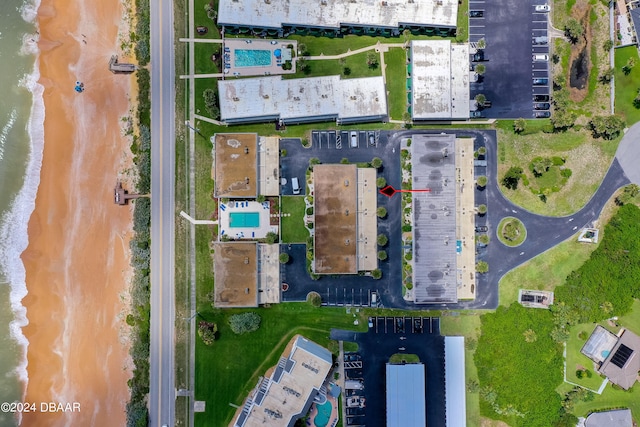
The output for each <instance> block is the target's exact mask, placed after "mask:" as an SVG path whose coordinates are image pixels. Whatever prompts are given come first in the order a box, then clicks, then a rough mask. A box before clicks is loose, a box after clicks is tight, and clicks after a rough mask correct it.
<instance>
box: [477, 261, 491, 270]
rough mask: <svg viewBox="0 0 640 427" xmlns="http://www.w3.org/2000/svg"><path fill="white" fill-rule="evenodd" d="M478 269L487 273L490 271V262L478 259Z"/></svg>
mask: <svg viewBox="0 0 640 427" xmlns="http://www.w3.org/2000/svg"><path fill="white" fill-rule="evenodd" d="M476 271H477V272H478V273H487V272H488V271H489V264H487V263H486V262H485V261H478V262H477V263H476Z"/></svg>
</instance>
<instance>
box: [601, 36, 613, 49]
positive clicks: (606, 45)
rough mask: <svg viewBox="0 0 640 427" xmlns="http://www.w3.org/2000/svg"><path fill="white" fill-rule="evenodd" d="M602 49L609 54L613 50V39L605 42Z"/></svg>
mask: <svg viewBox="0 0 640 427" xmlns="http://www.w3.org/2000/svg"><path fill="white" fill-rule="evenodd" d="M602 48H603V49H604V50H606V51H607V52H609V51H610V50H611V49H613V40H611V39H607V40H605V41H604V43H603V44H602Z"/></svg>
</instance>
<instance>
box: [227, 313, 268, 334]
mask: <svg viewBox="0 0 640 427" xmlns="http://www.w3.org/2000/svg"><path fill="white" fill-rule="evenodd" d="M260 321H261V318H260V315H259V314H258V313H254V312H252V311H249V312H247V313H242V314H234V315H232V316H231V317H229V325H230V326H231V330H232V331H233V333H234V334H246V333H248V332H253V331H257V330H258V328H260Z"/></svg>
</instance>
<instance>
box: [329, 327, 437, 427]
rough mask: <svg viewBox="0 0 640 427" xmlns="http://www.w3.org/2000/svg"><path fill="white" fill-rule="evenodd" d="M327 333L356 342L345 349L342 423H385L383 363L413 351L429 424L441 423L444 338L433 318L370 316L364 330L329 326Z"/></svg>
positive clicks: (374, 426)
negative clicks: (420, 368)
mask: <svg viewBox="0 0 640 427" xmlns="http://www.w3.org/2000/svg"><path fill="white" fill-rule="evenodd" d="M331 338H332V339H335V340H342V341H353V342H356V343H358V346H359V349H358V351H357V352H354V353H345V355H344V359H343V360H342V363H343V367H344V373H345V393H344V399H345V400H344V401H343V404H344V406H345V412H346V420H345V422H344V425H345V426H364V425H366V426H367V427H377V426H380V427H382V426H384V425H385V423H386V415H385V410H386V394H385V390H386V384H385V381H386V375H385V372H386V367H385V365H386V363H387V362H388V361H389V358H390V357H391V356H392V355H393V354H396V353H406V354H415V355H417V356H418V357H419V359H420V362H421V363H423V364H424V365H425V380H426V383H425V387H426V390H425V393H426V400H427V402H426V410H427V423H428V425H429V427H441V426H442V427H444V426H445V407H444V403H445V402H444V393H445V389H444V387H445V385H444V338H443V337H441V336H440V319H439V318H437V317H419V316H415V317H390V316H384V317H383V316H379V317H371V318H369V331H368V332H367V333H354V332H353V331H341V330H332V331H331Z"/></svg>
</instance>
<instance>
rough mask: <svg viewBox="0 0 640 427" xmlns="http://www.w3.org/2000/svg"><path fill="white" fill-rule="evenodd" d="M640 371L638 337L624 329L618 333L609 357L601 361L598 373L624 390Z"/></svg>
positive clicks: (630, 385) (639, 338) (639, 344)
mask: <svg viewBox="0 0 640 427" xmlns="http://www.w3.org/2000/svg"><path fill="white" fill-rule="evenodd" d="M638 371H640V337H639V336H638V335H636V334H634V333H633V332H631V331H630V330H628V329H626V330H625V331H624V332H622V335H620V338H619V339H618V342H617V344H616V345H615V347H613V349H612V350H611V352H610V353H609V357H607V359H606V360H605V361H604V362H602V366H600V373H601V374H604V375H605V376H606V377H607V378H609V381H611V382H612V383H613V384H617V385H619V386H620V387H622V388H623V389H625V390H628V389H630V388H631V387H632V386H633V385H634V384H635V382H636V379H637V378H638Z"/></svg>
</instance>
